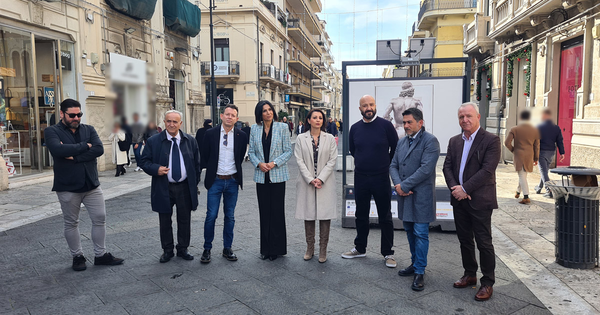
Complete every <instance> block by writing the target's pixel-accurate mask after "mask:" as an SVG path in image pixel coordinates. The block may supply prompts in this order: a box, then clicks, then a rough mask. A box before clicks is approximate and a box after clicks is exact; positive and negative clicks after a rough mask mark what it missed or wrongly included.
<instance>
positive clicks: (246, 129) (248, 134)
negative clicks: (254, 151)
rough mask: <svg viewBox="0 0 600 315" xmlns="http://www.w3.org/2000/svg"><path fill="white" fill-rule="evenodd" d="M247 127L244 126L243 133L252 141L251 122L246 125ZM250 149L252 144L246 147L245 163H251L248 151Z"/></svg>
mask: <svg viewBox="0 0 600 315" xmlns="http://www.w3.org/2000/svg"><path fill="white" fill-rule="evenodd" d="M244 124H245V125H246V126H244V127H243V128H242V131H243V132H244V133H245V134H246V136H247V137H248V139H250V129H251V128H250V123H249V122H245V123H244ZM249 149H250V143H249V142H248V145H246V154H244V161H249V160H250V157H249V156H248V150H249Z"/></svg>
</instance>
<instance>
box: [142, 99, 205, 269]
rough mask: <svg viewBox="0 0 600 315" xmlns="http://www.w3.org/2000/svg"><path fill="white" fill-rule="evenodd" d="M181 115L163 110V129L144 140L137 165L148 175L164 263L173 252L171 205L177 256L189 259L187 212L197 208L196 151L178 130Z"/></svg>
mask: <svg viewBox="0 0 600 315" xmlns="http://www.w3.org/2000/svg"><path fill="white" fill-rule="evenodd" d="M182 118H183V114H182V113H181V112H179V111H176V110H169V111H167V112H166V113H165V120H164V122H165V129H166V130H163V131H162V132H161V133H159V134H158V135H155V136H153V137H151V138H150V139H148V141H147V142H146V147H145V148H144V152H143V154H142V159H141V165H140V167H141V168H142V169H143V170H144V172H146V173H147V174H148V175H151V176H152V189H151V197H150V202H151V204H152V211H155V212H158V217H159V224H160V242H161V245H162V249H163V254H162V256H161V257H160V262H161V263H166V262H168V261H169V260H171V258H173V256H175V254H174V253H173V249H174V248H175V246H174V241H173V226H172V225H173V223H172V221H171V217H172V216H173V206H176V208H177V247H176V248H177V256H179V257H181V258H183V259H185V260H192V259H194V256H192V255H190V254H189V253H188V250H187V248H188V246H189V245H190V229H191V211H192V210H196V209H197V208H198V194H197V193H196V189H197V186H198V183H199V182H200V172H201V168H200V152H199V151H198V143H197V142H196V139H194V137H192V136H191V135H188V134H187V133H185V132H183V131H181V130H179V128H181V125H182V123H183V122H182Z"/></svg>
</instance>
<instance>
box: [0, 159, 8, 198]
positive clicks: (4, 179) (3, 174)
mask: <svg viewBox="0 0 600 315" xmlns="http://www.w3.org/2000/svg"><path fill="white" fill-rule="evenodd" d="M7 189H8V169H7V168H6V161H4V159H3V158H2V155H0V191H3V190H7Z"/></svg>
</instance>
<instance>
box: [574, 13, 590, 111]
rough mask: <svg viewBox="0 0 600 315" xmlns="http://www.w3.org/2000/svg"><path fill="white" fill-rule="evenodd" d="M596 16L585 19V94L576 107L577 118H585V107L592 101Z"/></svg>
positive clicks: (583, 85)
mask: <svg viewBox="0 0 600 315" xmlns="http://www.w3.org/2000/svg"><path fill="white" fill-rule="evenodd" d="M594 20H595V19H594V18H589V19H587V20H586V21H585V32H584V35H583V49H584V50H583V67H582V68H583V73H582V76H581V78H582V82H581V86H582V87H583V95H582V99H581V104H577V105H576V106H577V108H576V109H575V113H576V115H575V118H579V119H582V118H583V114H584V113H583V107H584V106H585V105H587V104H589V103H590V92H591V91H592V60H593V58H594V57H593V54H594V38H593V37H592V28H593V27H594Z"/></svg>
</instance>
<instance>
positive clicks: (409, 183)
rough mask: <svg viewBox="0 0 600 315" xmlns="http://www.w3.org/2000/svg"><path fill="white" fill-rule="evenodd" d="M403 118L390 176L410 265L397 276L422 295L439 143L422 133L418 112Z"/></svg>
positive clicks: (426, 133)
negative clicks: (401, 131) (411, 278)
mask: <svg viewBox="0 0 600 315" xmlns="http://www.w3.org/2000/svg"><path fill="white" fill-rule="evenodd" d="M402 118H403V121H402V122H403V125H404V133H405V134H406V136H405V137H402V139H400V140H399V141H398V146H397V147H396V153H395V154H394V159H393V160H392V163H391V165H390V175H391V177H392V182H393V183H394V188H395V189H396V192H397V193H398V196H399V197H398V219H400V220H402V222H403V224H404V230H405V231H406V238H407V239H408V244H409V248H410V256H411V257H410V259H411V264H410V266H408V267H407V268H405V269H402V270H400V271H399V272H398V275H400V276H412V275H414V277H413V283H412V286H411V288H412V289H413V290H415V291H423V289H424V288H425V279H424V276H425V267H427V253H428V251H429V223H431V222H433V221H435V211H436V205H435V166H436V164H437V161H438V158H439V157H440V143H439V142H438V140H437V138H436V137H435V136H434V135H432V134H431V133H429V132H427V131H425V128H424V127H423V112H422V111H421V110H420V109H417V108H414V107H412V108H409V109H407V110H405V111H404V112H403V113H402Z"/></svg>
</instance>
